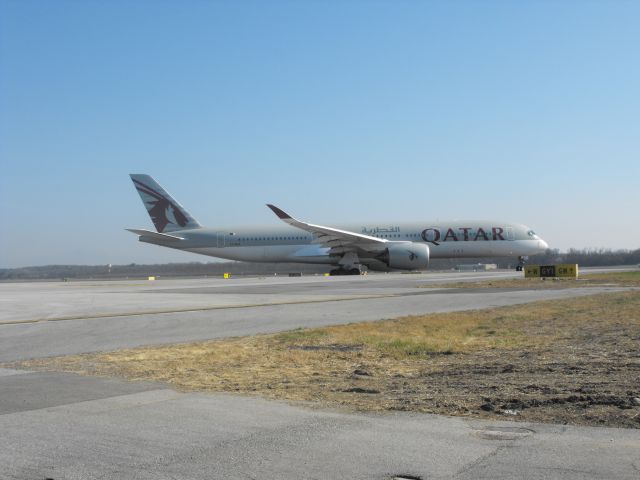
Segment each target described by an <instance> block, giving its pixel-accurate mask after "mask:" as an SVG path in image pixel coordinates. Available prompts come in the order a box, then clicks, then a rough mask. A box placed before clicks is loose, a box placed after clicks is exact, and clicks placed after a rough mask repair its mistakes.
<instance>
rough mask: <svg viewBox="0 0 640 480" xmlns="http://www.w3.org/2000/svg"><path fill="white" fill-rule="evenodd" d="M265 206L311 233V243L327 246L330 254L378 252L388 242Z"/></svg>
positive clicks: (283, 219) (293, 224)
mask: <svg viewBox="0 0 640 480" xmlns="http://www.w3.org/2000/svg"><path fill="white" fill-rule="evenodd" d="M267 207H269V208H270V209H271V210H272V211H273V213H275V214H276V215H277V216H278V218H279V219H280V220H282V221H283V222H285V223H287V224H289V225H291V226H292V227H296V228H299V229H300V230H304V231H306V232H309V233H311V234H313V236H314V237H315V239H314V240H313V243H316V244H320V245H322V246H324V247H329V248H330V249H331V254H332V255H338V254H342V253H346V252H351V251H356V250H357V249H361V250H365V251H367V252H380V251H382V250H384V249H385V248H386V244H387V243H389V240H387V239H385V238H377V237H371V236H369V235H363V234H361V233H355V232H349V231H347V230H340V229H337V228H333V227H324V226H322V225H314V224H313V223H307V222H303V221H301V220H297V219H295V218H293V217H292V216H291V215H289V214H288V213H286V212H285V211H283V210H281V209H280V208H278V207H276V206H275V205H271V204H267Z"/></svg>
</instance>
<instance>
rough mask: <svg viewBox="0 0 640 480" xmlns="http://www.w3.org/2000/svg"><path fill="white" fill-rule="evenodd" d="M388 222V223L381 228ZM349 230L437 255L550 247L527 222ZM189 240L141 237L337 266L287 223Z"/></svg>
mask: <svg viewBox="0 0 640 480" xmlns="http://www.w3.org/2000/svg"><path fill="white" fill-rule="evenodd" d="M381 225H384V226H381ZM341 228H344V230H349V231H353V232H358V233H360V232H361V233H363V234H366V235H369V236H373V237H377V238H383V239H387V240H389V241H390V242H415V243H422V244H426V245H427V246H428V247H429V251H430V256H431V258H464V257H510V256H513V257H516V256H527V255H533V254H536V253H541V252H544V251H545V250H546V249H547V248H548V245H547V243H546V242H545V241H544V240H542V239H541V238H540V237H538V236H537V235H536V234H535V233H534V232H533V231H532V230H531V229H529V228H528V227H526V226H524V225H521V224H507V223H504V222H495V221H465V222H461V221H456V222H436V223H404V224H402V223H391V224H390V223H383V224H368V225H359V226H353V225H350V226H345V227H341ZM172 234H174V235H179V236H180V237H183V238H184V240H185V241H183V242H180V244H179V246H178V245H175V244H172V242H164V241H162V240H158V239H151V238H145V237H144V236H143V237H140V240H141V241H144V242H148V243H153V244H156V245H162V246H166V247H171V248H177V249H180V250H185V251H189V252H193V253H198V254H202V255H208V256H212V257H218V258H224V259H228V260H239V261H247V262H300V263H319V264H335V263H336V259H335V257H334V256H330V255H329V248H327V247H323V246H321V245H318V244H317V243H315V242H314V237H313V235H311V234H309V233H307V232H305V231H302V230H299V229H297V228H293V227H289V226H286V225H283V226H278V227H238V228H220V229H208V228H196V229H189V230H180V231H176V232H172Z"/></svg>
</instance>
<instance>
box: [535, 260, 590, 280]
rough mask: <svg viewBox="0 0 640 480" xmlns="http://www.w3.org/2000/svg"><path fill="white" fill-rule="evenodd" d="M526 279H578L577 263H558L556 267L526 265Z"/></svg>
mask: <svg viewBox="0 0 640 480" xmlns="http://www.w3.org/2000/svg"><path fill="white" fill-rule="evenodd" d="M524 277H525V278H556V277H558V278H577V277H578V264H577V263H558V264H556V265H526V266H525V267H524Z"/></svg>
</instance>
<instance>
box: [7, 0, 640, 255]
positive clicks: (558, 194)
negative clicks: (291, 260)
mask: <svg viewBox="0 0 640 480" xmlns="http://www.w3.org/2000/svg"><path fill="white" fill-rule="evenodd" d="M639 18H640V3H638V2H621V1H602V2H589V1H579V2H570V1H564V2H556V1H554V2H533V1H531V2H511V1H496V2H490V1H483V2H478V1H469V2H444V1H443V2H409V1H405V2H402V1H400V2H391V1H389V2H356V1H346V2H345V1H340V2H338V1H335V2H328V1H327V2H323V1H308V2H297V1H291V2H277V1H271V2H263V1H254V2H250V1H233V2H232V1H229V2H203V1H180V2H178V1H153V2H151V1H149V2H145V1H136V2H129V1H126V2H124V1H123V2H119V1H109V2H99V1H60V0H59V1H56V2H41V1H29V0H26V1H25V0H20V1H11V0H5V1H3V2H0V164H1V165H2V174H1V176H0V208H1V210H2V212H4V222H3V226H2V228H0V267H14V266H26V265H41V264H62V263H64V264H66V263H74V264H76V263H77V264H85V263H88V264H106V263H113V264H118V263H130V262H136V263H146V262H165V261H208V260H210V258H208V257H200V256H197V255H193V254H185V253H180V252H173V251H170V250H166V249H161V248H159V247H154V246H150V245H143V244H139V243H138V242H137V241H136V237H135V236H133V235H132V234H130V233H128V232H126V231H124V230H123V229H124V228H125V227H143V228H149V227H150V226H151V222H150V221H149V219H148V217H147V215H146V212H145V211H144V209H143V207H142V204H141V203H140V200H139V198H138V195H137V193H136V191H135V190H134V188H133V187H132V185H131V183H130V180H129V178H128V173H130V172H133V173H148V174H151V175H153V176H155V177H156V178H157V179H158V180H159V182H160V183H161V184H163V186H164V187H165V188H166V189H167V190H168V191H170V192H171V193H172V194H173V195H174V196H175V197H177V198H178V200H179V201H180V202H181V203H182V204H183V205H185V206H186V207H187V208H188V209H189V210H190V212H191V213H192V214H193V215H194V216H195V217H196V218H197V219H198V220H199V221H200V222H201V223H203V224H205V225H209V226H222V225H240V224H246V223H249V224H251V223H256V224H274V223H275V222H277V219H276V218H275V217H274V216H273V214H272V213H271V212H270V211H269V210H268V209H267V208H266V207H265V206H264V204H265V203H267V202H270V203H275V204H276V205H279V206H281V207H282V208H285V209H287V210H289V211H290V212H291V213H293V214H295V215H296V216H298V217H300V218H303V219H306V220H309V221H313V222H315V223H324V224H341V223H345V222H346V223H352V222H353V223H356V224H359V223H360V222H364V221H369V220H376V219H379V220H396V221H404V220H423V219H424V221H425V223H430V222H431V221H434V220H446V219H459V218H467V219H470V218H491V219H502V220H505V221H513V222H520V223H525V224H527V225H529V226H531V227H532V228H534V229H535V230H536V231H537V232H538V233H540V234H541V236H542V237H543V238H545V240H547V241H548V243H549V244H550V245H551V246H552V247H555V248H560V249H562V250H564V249H567V248H569V247H576V248H584V247H594V248H599V247H604V248H629V249H631V248H638V247H640V222H638V207H639V206H640V189H639V188H638V183H639V179H640V153H639V152H640V56H639V55H638V51H639V50H640V29H638V28H637V25H638V19H639Z"/></svg>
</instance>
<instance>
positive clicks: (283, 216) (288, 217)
mask: <svg viewBox="0 0 640 480" xmlns="http://www.w3.org/2000/svg"><path fill="white" fill-rule="evenodd" d="M267 207H269V208H270V209H271V210H272V211H273V213H275V214H276V215H277V216H278V218H279V219H280V220H293V217H292V216H291V215H289V214H288V213H287V212H285V211H284V210H281V209H279V208H278V207H276V206H275V205H271V204H270V203H267Z"/></svg>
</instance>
